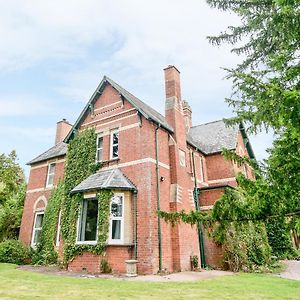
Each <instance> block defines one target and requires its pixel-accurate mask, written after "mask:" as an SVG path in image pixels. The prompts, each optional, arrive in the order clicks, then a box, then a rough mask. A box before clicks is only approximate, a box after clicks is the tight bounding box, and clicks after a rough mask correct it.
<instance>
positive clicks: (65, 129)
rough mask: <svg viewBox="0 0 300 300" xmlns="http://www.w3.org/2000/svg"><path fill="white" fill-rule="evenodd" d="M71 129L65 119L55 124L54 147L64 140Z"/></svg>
mask: <svg viewBox="0 0 300 300" xmlns="http://www.w3.org/2000/svg"><path fill="white" fill-rule="evenodd" d="M71 128H72V125H71V124H70V123H69V122H68V121H67V120H66V119H62V120H61V121H58V122H57V123H56V135H55V145H57V144H58V143H60V142H62V141H63V140H64V139H65V137H66V136H67V134H68V133H69V132H70V130H71Z"/></svg>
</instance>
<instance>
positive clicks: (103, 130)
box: [96, 123, 140, 137]
mask: <svg viewBox="0 0 300 300" xmlns="http://www.w3.org/2000/svg"><path fill="white" fill-rule="evenodd" d="M101 126H102V125H101ZM135 127H140V123H133V124H130V125H127V126H123V127H121V126H120V127H118V128H119V132H121V131H125V130H128V129H132V128H135ZM110 130H111V128H101V129H97V130H96V133H97V134H100V136H101V137H103V136H108V135H110Z"/></svg>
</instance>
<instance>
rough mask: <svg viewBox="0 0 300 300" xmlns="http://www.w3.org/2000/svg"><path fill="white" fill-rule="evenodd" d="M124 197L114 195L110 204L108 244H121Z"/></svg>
mask: <svg viewBox="0 0 300 300" xmlns="http://www.w3.org/2000/svg"><path fill="white" fill-rule="evenodd" d="M123 224H124V195H123V194H115V195H114V196H113V197H112V199H111V202H110V226H109V227H110V232H109V243H111V244H116V243H122V242H123V231H124V228H123V227H124V225H123Z"/></svg>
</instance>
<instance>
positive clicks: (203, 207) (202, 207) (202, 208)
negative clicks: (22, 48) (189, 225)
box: [200, 205, 214, 210]
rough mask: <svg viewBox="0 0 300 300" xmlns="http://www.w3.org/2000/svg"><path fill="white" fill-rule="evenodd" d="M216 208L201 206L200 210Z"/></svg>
mask: <svg viewBox="0 0 300 300" xmlns="http://www.w3.org/2000/svg"><path fill="white" fill-rule="evenodd" d="M213 207H214V206H213V205H203V206H201V205H200V210H210V209H212V208H213Z"/></svg>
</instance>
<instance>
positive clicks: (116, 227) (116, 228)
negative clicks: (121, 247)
mask: <svg viewBox="0 0 300 300" xmlns="http://www.w3.org/2000/svg"><path fill="white" fill-rule="evenodd" d="M111 238H112V240H119V239H120V238H121V220H112V230H111Z"/></svg>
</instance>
